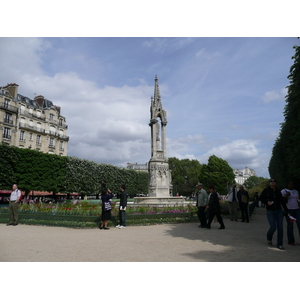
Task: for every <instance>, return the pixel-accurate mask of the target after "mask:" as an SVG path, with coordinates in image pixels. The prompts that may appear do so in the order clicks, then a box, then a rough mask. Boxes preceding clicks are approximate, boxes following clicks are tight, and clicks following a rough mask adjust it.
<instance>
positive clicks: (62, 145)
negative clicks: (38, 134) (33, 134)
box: [59, 141, 64, 150]
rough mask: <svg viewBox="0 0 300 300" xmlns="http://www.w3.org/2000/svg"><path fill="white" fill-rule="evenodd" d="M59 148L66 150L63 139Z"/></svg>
mask: <svg viewBox="0 0 300 300" xmlns="http://www.w3.org/2000/svg"><path fill="white" fill-rule="evenodd" d="M59 149H60V150H64V142H63V141H60V143H59Z"/></svg>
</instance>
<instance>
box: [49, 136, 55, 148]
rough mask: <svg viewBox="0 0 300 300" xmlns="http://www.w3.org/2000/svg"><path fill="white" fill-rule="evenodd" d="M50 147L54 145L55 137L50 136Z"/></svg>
mask: <svg viewBox="0 0 300 300" xmlns="http://www.w3.org/2000/svg"><path fill="white" fill-rule="evenodd" d="M49 147H54V138H50V142H49Z"/></svg>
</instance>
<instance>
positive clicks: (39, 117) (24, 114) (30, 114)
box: [20, 110, 46, 121]
mask: <svg viewBox="0 0 300 300" xmlns="http://www.w3.org/2000/svg"><path fill="white" fill-rule="evenodd" d="M20 115H23V116H25V117H29V118H36V119H39V120H43V121H45V120H46V117H41V116H38V115H37V114H32V113H29V112H27V111H23V110H20Z"/></svg>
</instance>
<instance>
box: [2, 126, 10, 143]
mask: <svg viewBox="0 0 300 300" xmlns="http://www.w3.org/2000/svg"><path fill="white" fill-rule="evenodd" d="M3 138H5V139H9V140H10V139H11V135H10V128H7V127H4V128H3Z"/></svg>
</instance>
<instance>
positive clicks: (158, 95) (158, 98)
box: [154, 75, 160, 102]
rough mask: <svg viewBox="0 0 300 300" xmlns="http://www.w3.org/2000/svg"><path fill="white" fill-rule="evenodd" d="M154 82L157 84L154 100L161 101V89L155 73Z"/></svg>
mask: <svg viewBox="0 0 300 300" xmlns="http://www.w3.org/2000/svg"><path fill="white" fill-rule="evenodd" d="M154 82H155V85H154V102H156V101H160V91H159V85H158V79H157V75H155V80H154Z"/></svg>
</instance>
